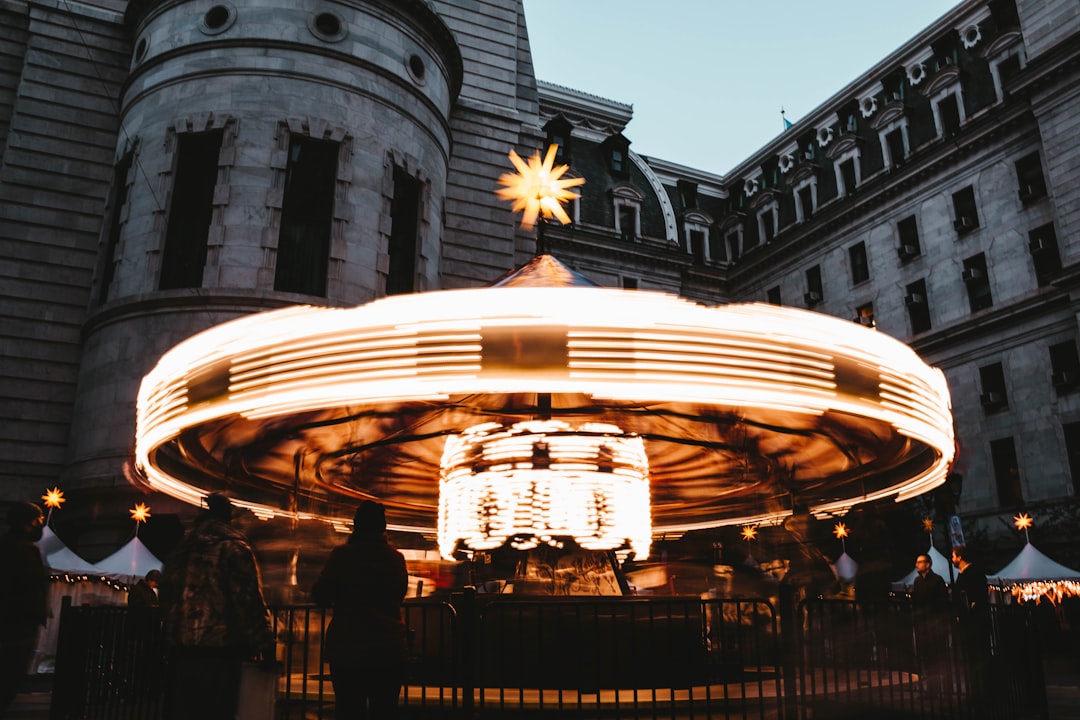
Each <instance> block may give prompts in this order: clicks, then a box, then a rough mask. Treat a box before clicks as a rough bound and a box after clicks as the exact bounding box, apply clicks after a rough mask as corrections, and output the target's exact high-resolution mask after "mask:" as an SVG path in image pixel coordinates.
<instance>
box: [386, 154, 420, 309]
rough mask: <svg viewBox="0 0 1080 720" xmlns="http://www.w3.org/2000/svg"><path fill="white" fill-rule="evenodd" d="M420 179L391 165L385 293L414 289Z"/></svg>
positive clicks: (418, 229)
mask: <svg viewBox="0 0 1080 720" xmlns="http://www.w3.org/2000/svg"><path fill="white" fill-rule="evenodd" d="M421 187H422V186H421V184H420V180H419V179H417V178H416V177H413V176H412V175H410V174H409V173H407V172H406V171H405V170H404V169H402V168H400V167H397V166H394V198H393V200H391V201H390V242H389V243H388V244H387V254H388V255H389V256H390V262H389V268H388V270H387V273H386V294H387V295H402V294H406V293H411V292H413V291H415V290H416V246H417V243H418V242H419V239H420V192H421Z"/></svg>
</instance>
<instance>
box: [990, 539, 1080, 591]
mask: <svg viewBox="0 0 1080 720" xmlns="http://www.w3.org/2000/svg"><path fill="white" fill-rule="evenodd" d="M990 579H991V581H992V582H993V583H994V584H1000V585H1012V584H1016V583H1023V582H1029V581H1032V580H1080V572H1077V571H1076V570H1073V569H1072V568H1067V567H1065V566H1064V565H1062V564H1061V563H1057V562H1054V561H1053V560H1051V559H1050V558H1048V557H1046V556H1045V555H1043V554H1042V553H1041V552H1039V551H1038V550H1036V549H1035V546H1034V545H1032V544H1031V543H1030V542H1029V543H1026V544H1025V545H1024V549H1023V550H1021V551H1020V552H1019V554H1017V556H1016V557H1015V558H1013V560H1012V562H1010V563H1009V564H1008V565H1006V566H1005V567H1003V568H1001V570H999V571H998V572H996V573H994V574H993V575H991V576H990Z"/></svg>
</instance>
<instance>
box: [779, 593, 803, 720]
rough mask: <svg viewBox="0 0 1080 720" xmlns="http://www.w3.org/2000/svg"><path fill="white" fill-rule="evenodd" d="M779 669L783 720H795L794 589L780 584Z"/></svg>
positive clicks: (795, 638) (795, 648)
mask: <svg viewBox="0 0 1080 720" xmlns="http://www.w3.org/2000/svg"><path fill="white" fill-rule="evenodd" d="M779 589H780V667H781V674H782V676H783V679H784V701H783V708H784V718H785V720H796V718H798V716H799V696H798V692H799V682H798V676H797V674H796V673H797V672H798V663H797V650H798V646H799V644H798V642H797V637H796V634H797V633H798V617H797V615H796V612H795V610H796V608H795V588H794V587H793V586H792V585H791V584H789V583H780V588H779Z"/></svg>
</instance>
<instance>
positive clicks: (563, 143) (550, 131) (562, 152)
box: [544, 115, 573, 164]
mask: <svg viewBox="0 0 1080 720" xmlns="http://www.w3.org/2000/svg"><path fill="white" fill-rule="evenodd" d="M572 129H573V126H572V125H571V124H570V121H568V120H567V119H566V118H565V117H563V116H562V115H556V116H555V117H553V118H552V119H551V120H549V121H548V124H547V125H545V126H544V131H545V132H546V133H547V145H548V147H550V146H552V145H557V146H558V150H556V151H555V162H557V163H560V164H566V163H569V162H570V152H571V143H570V131H571V130H572ZM546 152H547V150H546V148H545V153H546Z"/></svg>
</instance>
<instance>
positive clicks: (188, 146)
mask: <svg viewBox="0 0 1080 720" xmlns="http://www.w3.org/2000/svg"><path fill="white" fill-rule="evenodd" d="M223 138H224V132H223V131H222V130H211V131H209V132H203V133H179V134H178V135H177V142H176V158H177V162H176V175H175V179H174V181H173V187H172V202H171V203H170V206H169V224H168V228H167V229H166V231H165V252H164V254H163V257H162V260H161V280H160V285H159V287H160V288H161V289H162V290H170V289H174V288H197V287H202V284H203V268H204V267H205V266H206V247H207V237H208V235H209V234H210V222H211V220H212V219H213V216H214V187H215V186H216V185H217V177H218V156H219V155H220V154H221V142H222V139H223Z"/></svg>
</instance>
